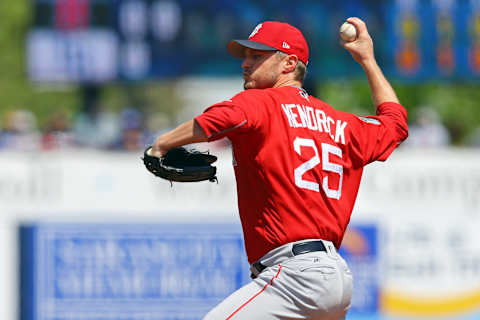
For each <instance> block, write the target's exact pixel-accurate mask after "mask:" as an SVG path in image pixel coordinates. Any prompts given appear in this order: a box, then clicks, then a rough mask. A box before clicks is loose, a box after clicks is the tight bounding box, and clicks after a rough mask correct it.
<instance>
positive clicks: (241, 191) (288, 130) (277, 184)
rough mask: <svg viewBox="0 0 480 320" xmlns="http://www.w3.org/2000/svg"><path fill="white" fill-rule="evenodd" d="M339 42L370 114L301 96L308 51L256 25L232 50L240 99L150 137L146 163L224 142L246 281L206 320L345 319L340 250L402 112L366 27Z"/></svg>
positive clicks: (348, 292)
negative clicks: (365, 179)
mask: <svg viewBox="0 0 480 320" xmlns="http://www.w3.org/2000/svg"><path fill="white" fill-rule="evenodd" d="M347 21H348V22H350V23H352V24H353V25H354V26H355V28H356V30H357V38H356V40H354V41H352V42H348V43H346V42H343V43H342V45H343V47H344V48H345V49H346V50H348V51H349V52H350V53H351V55H352V56H353V58H354V59H355V60H356V61H357V62H358V63H359V64H360V65H361V66H362V68H363V70H364V71H365V74H366V77H367V79H368V82H369V84H370V89H371V93H372V98H373V103H374V106H375V107H376V116H369V117H357V116H355V115H353V114H350V113H345V112H341V111H338V110H335V109H334V108H332V107H331V106H329V105H328V104H327V103H325V102H323V101H321V100H319V99H317V98H315V97H313V96H311V95H309V94H308V93H307V92H306V91H305V90H304V89H302V83H303V80H304V77H305V72H306V66H307V65H308V57H309V51H308V45H307V42H306V40H305V38H304V37H303V35H302V33H301V32H300V31H299V30H298V29H297V28H295V27H293V26H291V25H289V24H286V23H280V22H273V21H266V22H263V23H261V24H259V25H258V26H257V27H256V28H255V29H254V30H253V32H252V33H251V35H250V36H249V38H248V40H232V41H230V42H229V43H228V45H227V50H228V52H229V53H230V54H231V55H233V56H235V57H239V58H242V59H243V63H242V69H243V78H244V88H245V90H244V91H242V92H240V93H239V94H237V95H235V96H234V97H232V98H231V99H229V100H225V101H223V102H220V103H217V104H214V105H212V106H210V107H208V108H207V109H206V110H205V111H204V113H202V114H201V115H199V116H197V117H196V118H195V119H193V120H191V121H188V122H186V123H184V124H182V125H180V126H179V127H177V128H176V129H174V130H172V131H170V132H168V133H166V134H163V135H162V136H160V137H158V138H157V139H156V141H155V143H154V145H153V147H152V149H151V152H150V153H151V154H152V155H155V156H158V157H162V156H163V155H164V154H165V153H166V152H167V151H168V150H169V149H171V148H173V147H176V146H181V145H185V144H189V143H194V142H202V141H214V140H217V139H221V138H224V137H227V138H228V139H230V141H231V142H232V148H233V155H234V169H235V176H236V182H237V192H238V208H239V213H240V219H241V222H242V227H243V232H244V240H245V246H246V251H247V256H248V261H249V263H250V264H251V267H250V270H251V272H252V281H251V282H250V283H249V284H247V285H245V286H244V287H242V288H240V289H239V290H237V291H236V292H234V293H233V294H232V295H231V296H229V297H228V298H226V299H225V300H224V301H223V302H221V303H220V304H219V305H218V306H217V307H215V308H214V309H213V310H211V311H210V312H209V313H208V314H207V315H206V316H205V317H204V319H207V320H219V319H224V320H225V319H235V320H238V319H242V320H254V319H261V320H269V319H272V320H273V319H315V320H316V319H343V318H344V317H345V314H346V312H347V310H348V308H349V306H350V301H351V297H352V275H351V273H350V271H349V269H348V267H347V265H346V263H345V261H344V260H343V259H342V257H340V256H339V254H338V253H337V249H338V248H339V247H340V244H341V243H342V238H343V236H344V233H345V229H346V228H347V225H348V223H349V220H350V215H351V212H352V209H353V205H354V202H355V198H356V196H357V192H358V188H359V184H360V179H361V176H362V170H363V167H364V166H365V165H367V164H368V163H370V162H373V161H376V160H379V161H385V160H386V159H387V158H388V156H389V155H390V154H391V153H392V152H393V150H394V149H395V148H396V147H397V146H398V145H399V144H400V143H401V142H402V141H403V140H404V139H406V137H407V135H408V129H407V122H406V118H407V114H406V110H405V108H404V107H403V106H401V105H400V104H399V101H398V99H397V96H396V94H395V92H394V90H393V89H392V87H391V86H390V84H389V83H388V81H387V80H386V79H385V77H384V76H383V73H382V71H381V69H380V68H379V66H378V65H377V63H376V60H375V57H374V50H373V42H372V39H371V37H370V35H369V33H368V31H367V27H366V25H365V23H364V22H363V21H362V20H360V19H358V18H349V19H347Z"/></svg>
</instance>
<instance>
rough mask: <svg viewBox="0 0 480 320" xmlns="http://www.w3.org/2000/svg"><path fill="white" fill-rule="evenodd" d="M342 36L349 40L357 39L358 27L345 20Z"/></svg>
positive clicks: (341, 31) (341, 28) (341, 29)
mask: <svg viewBox="0 0 480 320" xmlns="http://www.w3.org/2000/svg"><path fill="white" fill-rule="evenodd" d="M340 37H341V38H342V39H343V40H344V41H347V42H351V41H354V40H355V39H357V29H355V26H354V25H353V24H351V23H350V22H345V23H343V24H342V25H341V27H340Z"/></svg>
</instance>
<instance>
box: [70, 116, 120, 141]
mask: <svg viewBox="0 0 480 320" xmlns="http://www.w3.org/2000/svg"><path fill="white" fill-rule="evenodd" d="M73 133H74V136H75V140H76V143H77V145H79V146H82V147H89V148H100V149H102V148H103V149H106V148H109V147H110V146H111V145H112V144H114V143H115V141H116V140H117V139H118V136H119V134H120V124H119V119H118V115H117V114H115V113H113V112H107V111H99V112H97V113H83V112H82V113H79V114H78V115H77V116H76V118H75V121H74V125H73Z"/></svg>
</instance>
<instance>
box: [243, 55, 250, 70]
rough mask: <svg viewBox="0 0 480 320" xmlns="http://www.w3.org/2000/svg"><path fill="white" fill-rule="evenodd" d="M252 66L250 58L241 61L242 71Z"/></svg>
mask: <svg viewBox="0 0 480 320" xmlns="http://www.w3.org/2000/svg"><path fill="white" fill-rule="evenodd" d="M251 66H252V59H251V58H250V57H245V58H243V60H242V69H243V70H246V69H248V68H250V67H251Z"/></svg>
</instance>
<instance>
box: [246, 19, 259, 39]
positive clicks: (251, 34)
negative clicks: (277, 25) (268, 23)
mask: <svg viewBox="0 0 480 320" xmlns="http://www.w3.org/2000/svg"><path fill="white" fill-rule="evenodd" d="M261 27H262V24H261V23H260V24H258V25H257V26H256V27H255V29H253V31H252V33H250V35H249V36H248V38H249V39H250V38H251V37H253V36H254V35H256V34H257V32H258V30H260V28H261Z"/></svg>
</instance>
